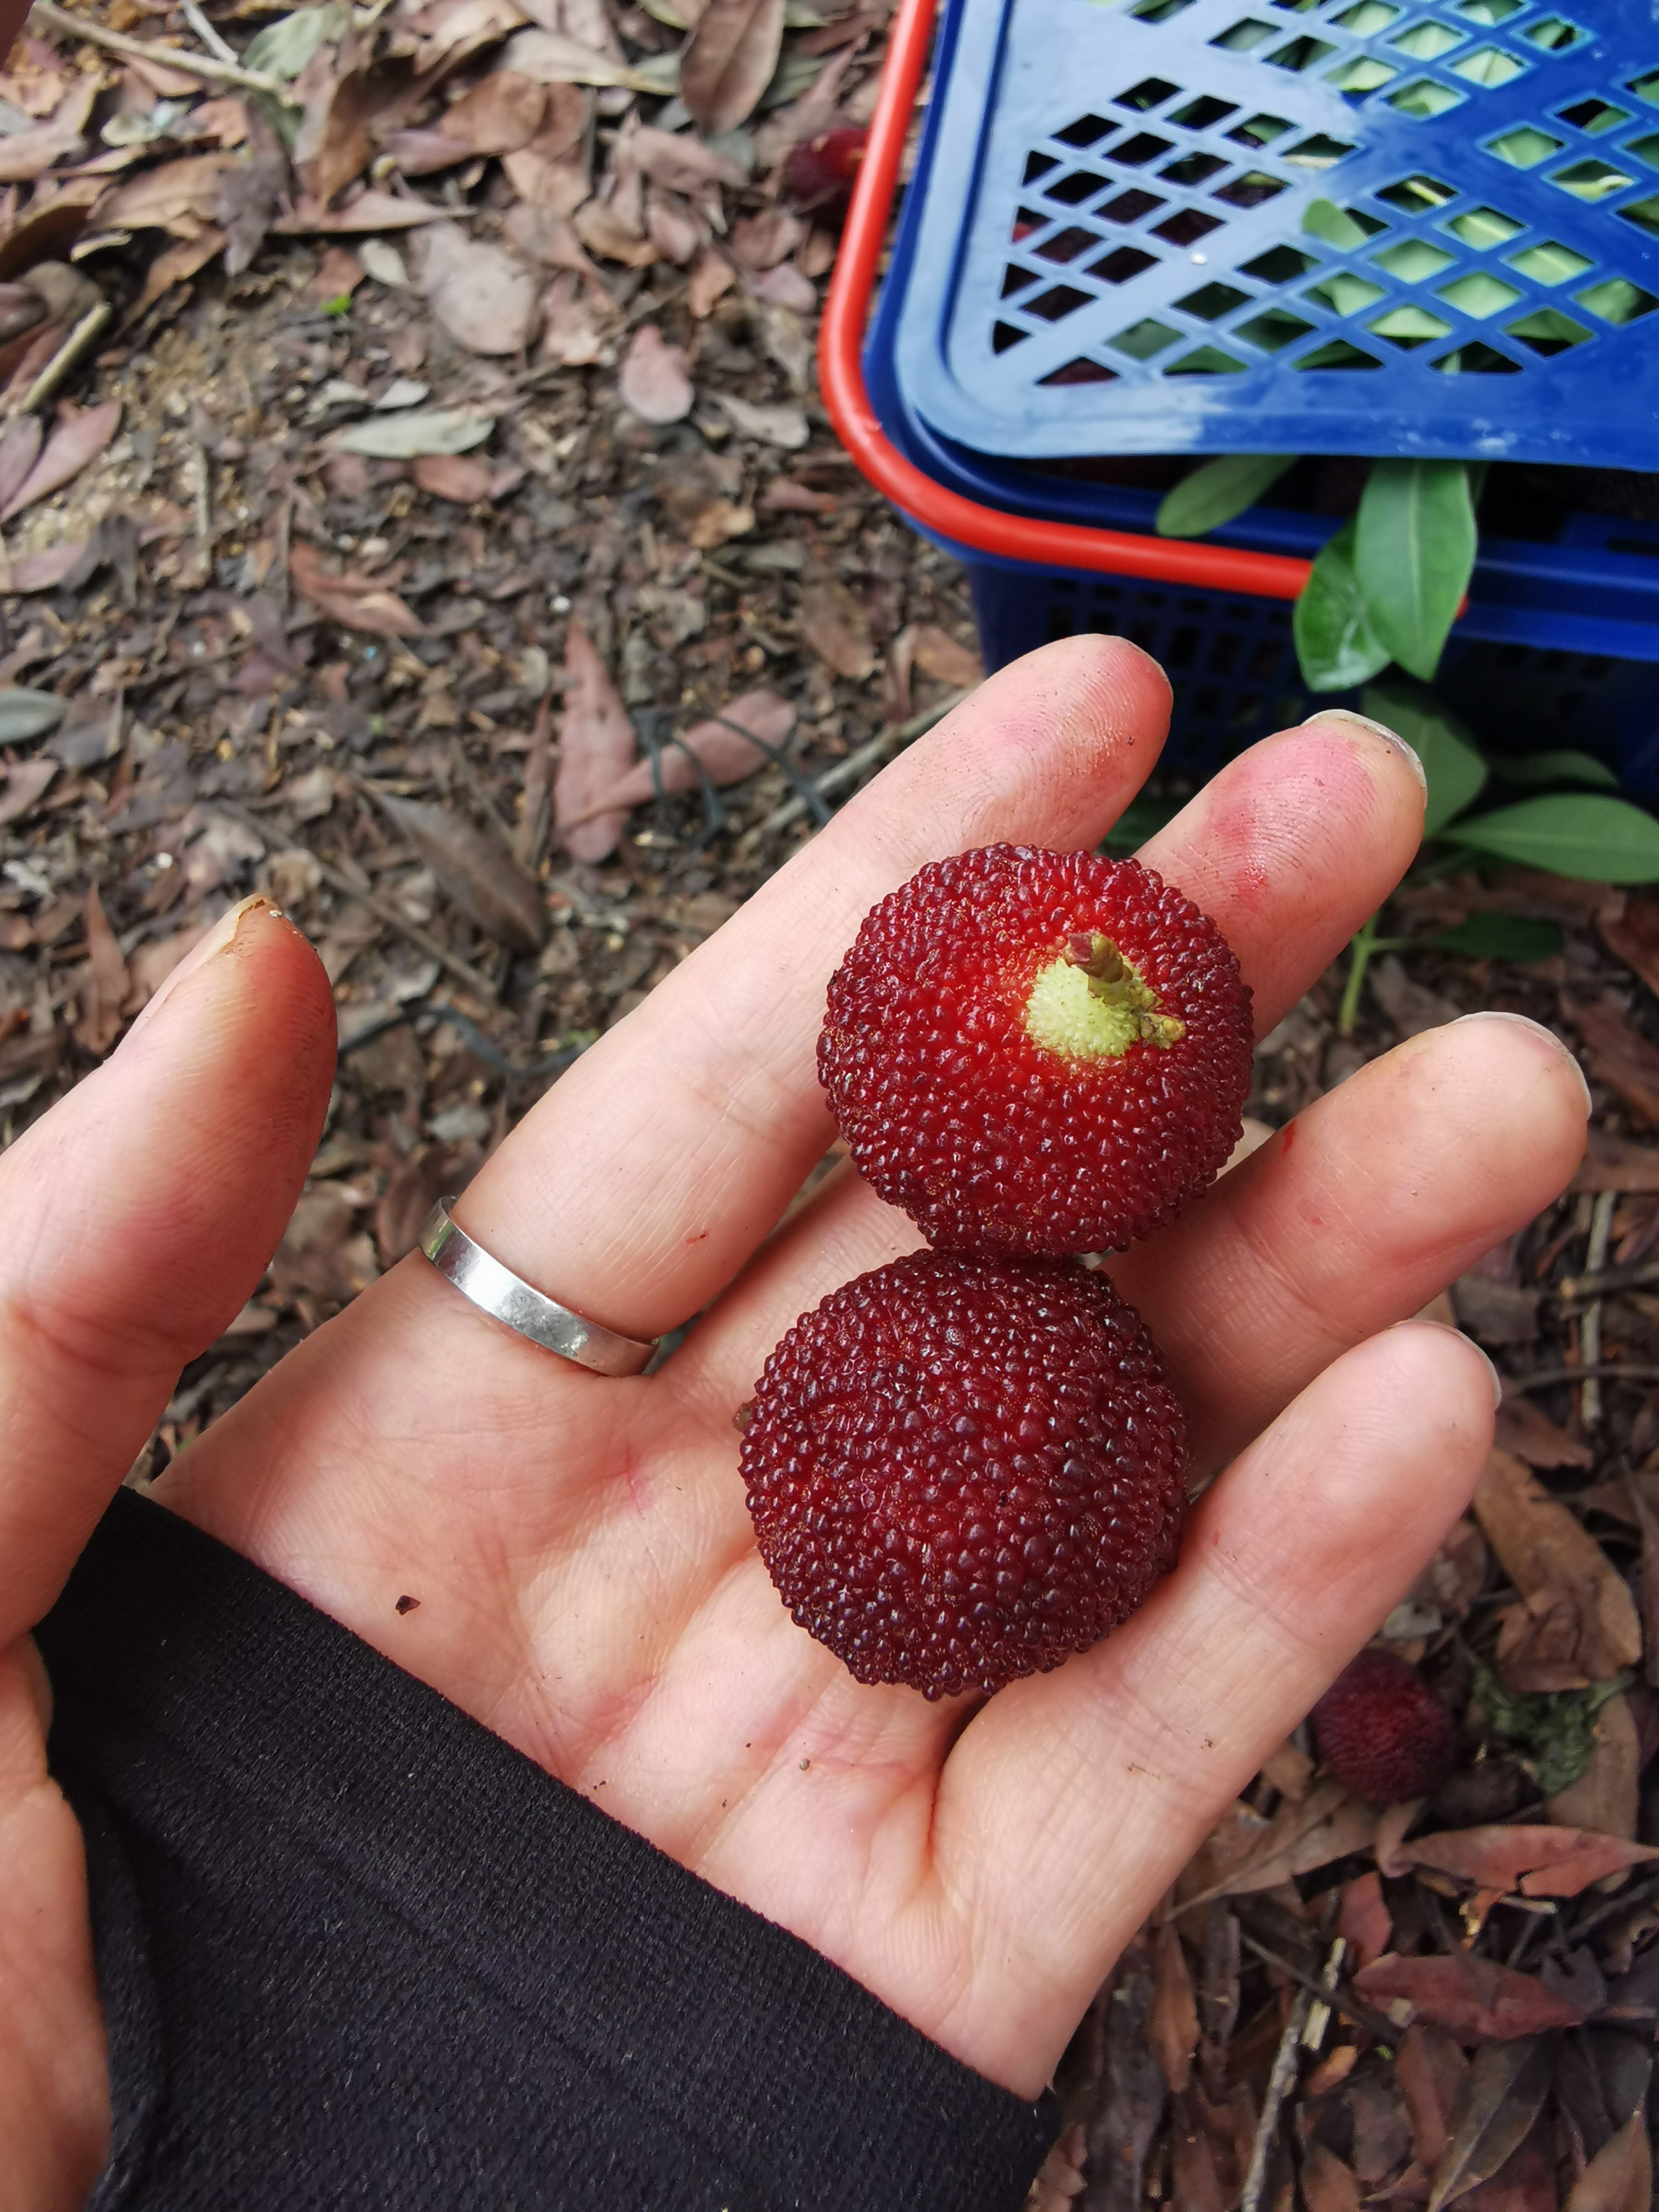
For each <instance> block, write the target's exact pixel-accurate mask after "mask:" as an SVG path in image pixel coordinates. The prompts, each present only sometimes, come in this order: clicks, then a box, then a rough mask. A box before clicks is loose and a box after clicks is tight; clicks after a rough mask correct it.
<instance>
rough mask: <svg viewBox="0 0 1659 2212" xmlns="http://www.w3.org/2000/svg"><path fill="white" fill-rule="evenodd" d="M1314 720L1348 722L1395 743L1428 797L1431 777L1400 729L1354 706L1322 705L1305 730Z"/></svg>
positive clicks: (1385, 740) (1392, 743) (1373, 735)
mask: <svg viewBox="0 0 1659 2212" xmlns="http://www.w3.org/2000/svg"><path fill="white" fill-rule="evenodd" d="M1314 722H1347V723H1350V724H1352V726H1353V727H1354V728H1355V729H1356V730H1369V731H1370V734H1371V735H1372V737H1374V738H1382V740H1383V744H1389V745H1393V746H1394V747H1395V750H1396V751H1399V752H1401V753H1403V754H1404V755H1405V757H1406V758H1407V760H1408V761H1409V762H1410V763H1411V770H1412V774H1413V775H1414V776H1415V777H1416V778H1417V781H1418V782H1419V784H1420V785H1421V786H1422V789H1423V796H1424V798H1425V799H1426V798H1427V797H1428V795H1429V779H1428V775H1427V774H1426V773H1425V769H1424V767H1423V763H1422V762H1421V761H1420V760H1419V758H1418V756H1417V751H1416V749H1415V747H1414V746H1412V745H1408V744H1407V743H1406V740H1405V739H1404V738H1402V737H1401V734H1400V732H1399V731H1398V730H1391V729H1390V728H1389V726H1388V724H1387V723H1386V722H1378V721H1376V720H1373V719H1372V718H1371V716H1370V715H1369V714H1355V712H1354V710H1353V708H1352V707H1322V708H1320V710H1319V712H1318V713H1317V714H1310V715H1309V717H1308V720H1307V721H1305V722H1304V724H1303V725H1302V726H1303V728H1304V730H1305V729H1307V728H1308V727H1309V726H1310V724H1312V723H1314Z"/></svg>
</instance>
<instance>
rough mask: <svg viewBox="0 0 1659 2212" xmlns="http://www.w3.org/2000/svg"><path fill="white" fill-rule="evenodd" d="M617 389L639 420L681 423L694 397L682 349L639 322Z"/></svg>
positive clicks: (626, 405) (620, 373)
mask: <svg viewBox="0 0 1659 2212" xmlns="http://www.w3.org/2000/svg"><path fill="white" fill-rule="evenodd" d="M617 391H618V392H620V393H621V395H622V401H623V405H624V406H625V407H629V408H631V409H632V410H633V411H634V413H635V415H637V416H639V417H640V420H641V422H684V419H685V417H686V416H688V415H689V414H690V412H691V404H692V402H693V400H694V399H695V398H696V392H694V391H693V389H692V386H691V379H690V375H689V374H688V373H687V369H686V362H685V354H684V350H683V349H682V348H680V347H679V346H677V345H670V344H669V343H667V341H666V340H665V338H664V337H663V334H662V331H660V329H659V327H658V325H656V324H655V323H641V325H640V327H639V328H638V330H636V331H635V333H634V335H633V337H631V338H630V339H629V343H628V350H627V352H626V353H625V354H624V355H623V358H622V367H621V368H620V369H619V370H618V372H617Z"/></svg>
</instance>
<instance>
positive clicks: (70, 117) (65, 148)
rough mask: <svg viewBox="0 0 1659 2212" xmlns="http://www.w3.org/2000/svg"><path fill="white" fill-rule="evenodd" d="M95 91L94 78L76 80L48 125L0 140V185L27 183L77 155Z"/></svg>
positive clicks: (33, 126) (96, 93)
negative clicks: (67, 158)
mask: <svg viewBox="0 0 1659 2212" xmlns="http://www.w3.org/2000/svg"><path fill="white" fill-rule="evenodd" d="M98 88H99V80H98V79H97V77H95V76H80V77H76V79H75V81H74V82H73V83H72V84H71V85H70V88H69V90H68V91H67V92H66V93H65V94H64V97H63V99H62V100H61V101H60V102H59V104H58V108H57V110H56V112H54V113H53V114H52V118H51V119H50V120H49V121H47V122H45V123H36V124H33V125H31V126H30V127H29V128H28V129H27V130H26V131H14V132H13V133H12V134H11V136H10V137H7V138H0V184H3V185H12V184H24V183H27V181H28V180H29V179H32V178H34V177H39V176H41V175H43V174H44V173H45V172H46V170H48V169H49V168H51V167H52V164H53V163H54V162H56V161H62V160H63V159H64V156H65V155H69V154H74V153H76V152H78V151H79V149H80V145H81V133H82V130H83V129H84V128H85V125H86V120H87V118H88V115H90V114H91V112H92V103H93V101H94V100H96V99H97V97H98Z"/></svg>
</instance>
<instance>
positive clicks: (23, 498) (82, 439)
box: [0, 399, 121, 522]
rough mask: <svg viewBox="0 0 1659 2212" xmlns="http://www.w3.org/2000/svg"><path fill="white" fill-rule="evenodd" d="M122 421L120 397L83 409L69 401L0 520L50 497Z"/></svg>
mask: <svg viewBox="0 0 1659 2212" xmlns="http://www.w3.org/2000/svg"><path fill="white" fill-rule="evenodd" d="M120 420H121V403H120V401H119V400H118V399H106V400H104V401H102V402H101V403H100V404H99V405H98V406H96V407H88V408H87V409H86V410H84V411H83V412H82V411H80V410H76V411H73V412H71V411H70V410H69V409H68V407H67V404H66V405H65V408H64V410H63V411H62V412H60V414H59V416H58V428H56V429H55V430H54V431H53V432H52V435H51V437H49V438H48V439H47V441H46V444H45V445H44V446H43V447H41V449H40V457H39V458H38V459H37V460H36V461H35V463H34V465H33V468H31V469H30V471H29V472H28V474H27V476H26V477H24V479H23V481H22V483H21V484H19V486H18V487H17V489H16V490H15V492H14V493H13V494H12V495H11V497H10V498H9V500H8V501H7V502H6V504H5V506H4V507H0V522H9V521H10V520H11V518H12V516H13V515H14V514H18V513H21V512H22V510H23V508H24V507H33V504H34V502H35V501H37V500H40V499H46V498H47V497H48V496H49V495H51V494H52V492H55V491H58V490H60V489H62V487H63V486H64V484H66V483H70V482H71V481H72V480H73V479H74V478H75V477H78V476H79V475H80V473H81V471H82V469H83V468H85V466H86V465H87V463H88V461H90V460H94V459H96V458H97V456H98V455H99V454H100V453H102V452H103V450H104V448H105V447H106V446H107V445H108V444H109V442H110V441H111V439H112V438H113V436H114V435H115V433H116V429H117V428H118V425H119V423H120Z"/></svg>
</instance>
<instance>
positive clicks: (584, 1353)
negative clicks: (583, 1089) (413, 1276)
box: [421, 1198, 657, 1375]
mask: <svg viewBox="0 0 1659 2212" xmlns="http://www.w3.org/2000/svg"><path fill="white" fill-rule="evenodd" d="M452 1202H453V1201H452V1200H448V1199H446V1198H441V1199H440V1200H438V1203H437V1204H436V1205H435V1206H434V1207H433V1209H432V1211H431V1212H430V1213H429V1214H428V1216H427V1220H426V1226H425V1228H424V1229H422V1231H421V1249H422V1252H424V1253H425V1255H426V1256H427V1258H428V1260H430V1261H431V1262H432V1264H433V1266H434V1267H435V1268H436V1269H437V1270H438V1273H440V1274H441V1276H443V1277H444V1279H445V1280H446V1281H447V1282H451V1283H453V1285H455V1287H456V1289H457V1290H458V1291H459V1292H460V1294H461V1296H462V1297H464V1298H470V1299H471V1301H472V1304H474V1305H475V1306H477V1309H478V1310H479V1311H480V1313H487V1314H488V1315H489V1317H490V1319H491V1320H492V1321H498V1322H501V1323H502V1324H503V1325H504V1326H505V1327H506V1328H510V1329H512V1330H513V1331H514V1333H515V1334H518V1335H520V1336H527V1337H528V1338H529V1339H530V1341H531V1342H532V1344H539V1345H540V1346H542V1348H543V1350H544V1351H545V1352H557V1353H558V1354H559V1356H560V1358H563V1359H574V1361H575V1363H576V1364H577V1365H578V1366H579V1367H591V1368H592V1370H594V1372H595V1373H596V1374H599V1375H637V1374H638V1373H639V1371H640V1370H641V1368H642V1367H644V1366H645V1365H646V1364H647V1363H648V1362H649V1360H650V1358H651V1355H652V1353H653V1352H655V1350H656V1348H657V1346H656V1342H655V1340H654V1339H653V1341H652V1342H651V1343H649V1344H641V1343H638V1342H636V1341H635V1339H634V1338H633V1337H631V1336H618V1335H617V1334H615V1332H614V1331H613V1330H611V1329H608V1328H600V1327H599V1323H598V1322H596V1321H588V1320H587V1319H586V1317H585V1316H583V1315H581V1314H579V1313H572V1311H571V1310H570V1309H569V1307H568V1306H562V1305H559V1304H556V1302H555V1300H553V1299H552V1298H550V1297H544V1296H543V1294H542V1292H541V1291H538V1290H533V1289H532V1287H531V1285H529V1284H528V1283H525V1282H520V1279H519V1278H518V1276H516V1275H515V1274H514V1273H513V1271H512V1269H511V1268H510V1267H502V1265H501V1261H499V1260H494V1259H492V1258H491V1257H490V1255H489V1253H488V1252H486V1251H485V1250H484V1249H483V1245H482V1244H475V1243H473V1241H472V1239H471V1237H469V1236H468V1235H467V1233H466V1231H465V1229H460V1228H458V1227H457V1226H456V1225H455V1224H454V1222H453V1221H452V1220H451V1219H450V1218H449V1208H450V1206H451V1204H452Z"/></svg>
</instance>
